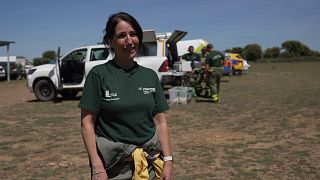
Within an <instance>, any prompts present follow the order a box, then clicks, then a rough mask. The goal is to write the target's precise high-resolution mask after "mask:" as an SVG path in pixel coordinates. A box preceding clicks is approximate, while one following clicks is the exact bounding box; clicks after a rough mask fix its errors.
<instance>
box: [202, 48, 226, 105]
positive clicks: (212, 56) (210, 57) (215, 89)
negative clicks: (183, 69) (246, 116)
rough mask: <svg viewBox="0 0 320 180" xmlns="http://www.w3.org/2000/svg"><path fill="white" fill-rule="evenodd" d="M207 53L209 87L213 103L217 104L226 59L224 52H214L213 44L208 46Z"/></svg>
mask: <svg viewBox="0 0 320 180" xmlns="http://www.w3.org/2000/svg"><path fill="white" fill-rule="evenodd" d="M207 51H208V54H207V56H206V60H205V64H206V70H207V72H208V85H209V88H210V92H211V98H212V101H214V102H217V101H218V100H219V91H220V81H221V76H222V73H223V64H224V59H225V57H224V54H223V53H222V52H220V51H216V50H214V46H213V45H212V44H208V45H207Z"/></svg>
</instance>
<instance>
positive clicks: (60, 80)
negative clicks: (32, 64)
mask: <svg viewBox="0 0 320 180" xmlns="http://www.w3.org/2000/svg"><path fill="white" fill-rule="evenodd" d="M56 74H57V81H58V83H57V84H58V88H59V89H60V88H62V76H61V63H60V46H59V47H58V50H57V61H56Z"/></svg>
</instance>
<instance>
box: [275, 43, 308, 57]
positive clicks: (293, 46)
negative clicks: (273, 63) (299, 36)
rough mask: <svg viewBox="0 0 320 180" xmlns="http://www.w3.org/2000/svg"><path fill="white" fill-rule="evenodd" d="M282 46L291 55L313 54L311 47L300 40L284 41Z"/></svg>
mask: <svg viewBox="0 0 320 180" xmlns="http://www.w3.org/2000/svg"><path fill="white" fill-rule="evenodd" d="M281 47H282V49H284V50H285V51H286V52H287V53H288V54H289V55H290V57H299V56H310V55H312V51H311V49H310V48H309V47H308V46H306V45H305V44H303V43H301V42H299V41H295V40H290V41H284V42H283V43H282V44H281Z"/></svg>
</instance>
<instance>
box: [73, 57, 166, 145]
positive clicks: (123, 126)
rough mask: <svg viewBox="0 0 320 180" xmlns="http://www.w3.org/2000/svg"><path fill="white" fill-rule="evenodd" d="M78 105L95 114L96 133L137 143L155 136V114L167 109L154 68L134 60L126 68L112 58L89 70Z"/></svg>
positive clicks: (118, 140) (112, 138) (117, 139)
mask: <svg viewBox="0 0 320 180" xmlns="http://www.w3.org/2000/svg"><path fill="white" fill-rule="evenodd" d="M79 107H80V108H82V109H86V110H88V111H91V112H94V113H97V120H96V126H95V131H96V134H97V135H98V136H102V137H106V138H108V139H111V140H113V141H115V142H122V143H128V144H134V145H138V146H139V145H142V144H143V143H144V142H146V141H147V140H149V139H150V138H151V137H152V136H153V135H154V133H155V124H154V121H153V117H154V115H155V114H156V113H160V112H164V111H166V110H168V109H169V106H168V104H167V101H166V98H165V96H164V93H163V89H162V86H161V84H160V82H159V79H158V76H157V74H156V73H155V72H154V71H153V70H151V69H148V68H145V67H142V66H140V65H138V64H137V63H136V62H135V66H134V68H133V69H131V70H129V71H125V70H124V69H121V68H120V67H119V66H117V65H116V64H115V62H114V61H113V60H111V61H108V62H107V63H105V64H102V65H98V66H95V67H93V68H92V70H91V71H90V72H89V74H88V77H87V79H86V82H85V86H84V89H83V93H82V97H81V100H80V103H79Z"/></svg>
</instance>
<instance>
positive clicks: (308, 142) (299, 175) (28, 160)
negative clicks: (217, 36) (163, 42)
mask: <svg viewBox="0 0 320 180" xmlns="http://www.w3.org/2000/svg"><path fill="white" fill-rule="evenodd" d="M319 69H320V62H299V63H253V64H252V67H251V69H250V71H249V72H248V73H245V74H244V75H242V76H236V77H224V78H223V82H222V84H221V100H220V101H219V103H209V102H200V103H199V102H195V101H194V100H192V101H191V103H189V104H187V105H170V107H171V108H170V110H169V111H168V119H169V127H170V139H171V143H172V148H173V150H174V156H175V179H183V180H184V179H320V111H319V109H320V103H319V102H320V93H319V92H320V81H319V80H318V77H320V71H319ZM0 91H1V93H0V109H1V113H0V139H1V142H0V164H1V165H0V174H1V179H89V168H88V159H87V154H86V151H85V148H84V146H83V143H82V138H81V134H80V120H79V119H80V117H79V116H80V111H79V109H78V108H77V104H78V102H79V98H77V99H74V100H61V99H60V100H58V101H55V102H38V101H35V97H34V95H33V94H31V93H30V92H29V91H28V90H27V88H26V82H25V80H18V81H11V82H9V83H8V82H0Z"/></svg>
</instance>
